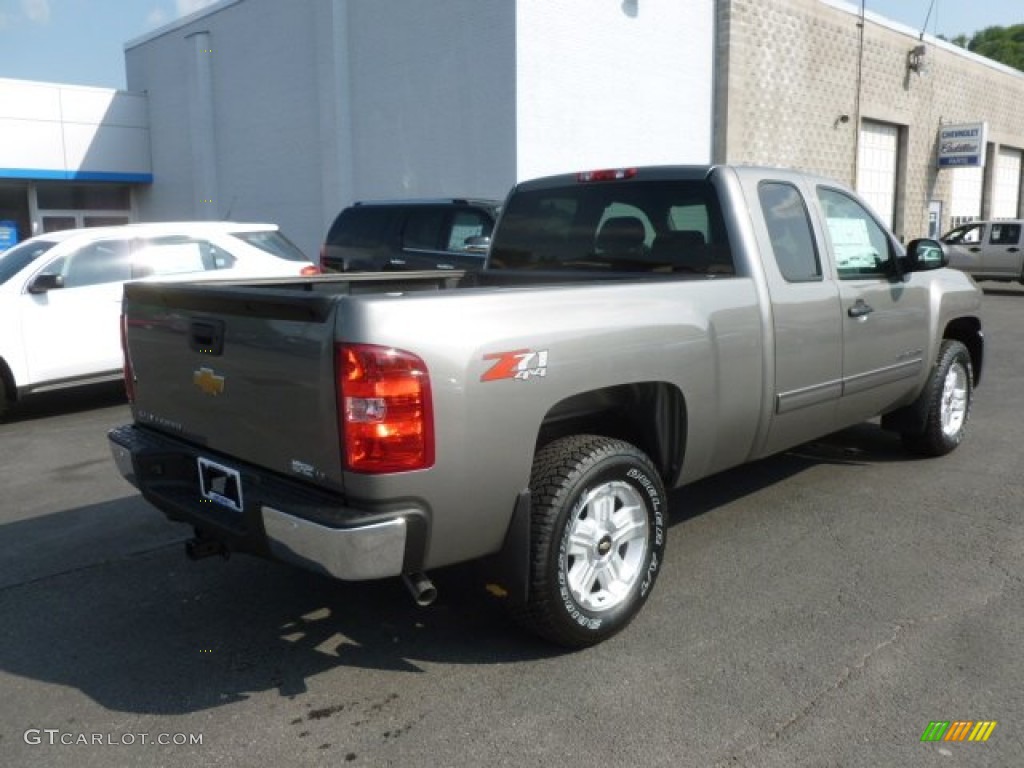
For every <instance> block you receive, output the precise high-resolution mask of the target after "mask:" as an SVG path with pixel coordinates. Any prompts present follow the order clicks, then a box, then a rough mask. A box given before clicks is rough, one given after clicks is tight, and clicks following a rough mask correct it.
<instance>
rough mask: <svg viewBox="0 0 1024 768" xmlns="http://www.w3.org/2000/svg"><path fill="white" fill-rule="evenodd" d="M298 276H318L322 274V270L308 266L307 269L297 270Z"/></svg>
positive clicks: (315, 266)
mask: <svg viewBox="0 0 1024 768" xmlns="http://www.w3.org/2000/svg"><path fill="white" fill-rule="evenodd" d="M299 274H300V275H302V276H303V277H306V276H308V275H320V274H323V270H322V269H320V267H318V266H317V265H316V264H310V265H309V266H308V267H303V268H302V269H300V270H299Z"/></svg>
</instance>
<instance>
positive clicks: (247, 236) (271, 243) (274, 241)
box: [231, 230, 309, 261]
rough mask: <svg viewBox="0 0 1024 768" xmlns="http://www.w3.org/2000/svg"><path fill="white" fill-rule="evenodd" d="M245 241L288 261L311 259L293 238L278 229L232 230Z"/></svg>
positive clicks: (234, 234) (235, 235)
mask: <svg viewBox="0 0 1024 768" xmlns="http://www.w3.org/2000/svg"><path fill="white" fill-rule="evenodd" d="M231 234H232V235H233V236H234V237H237V238H238V239H239V240H241V241H242V242H244V243H248V244H249V245H251V246H253V247H254V248H259V249H260V250H261V251H265V252H267V253H269V254H272V255H274V256H277V257H278V258H281V259H287V260H288V261H309V258H307V257H306V254H304V253H303V252H302V251H300V250H299V247H298V246H297V245H295V243H293V242H292V241H291V240H289V239H288V238H287V237H285V236H284V235H282V234H281V233H280V232H278V231H276V230H265V231H263V232H232V233H231Z"/></svg>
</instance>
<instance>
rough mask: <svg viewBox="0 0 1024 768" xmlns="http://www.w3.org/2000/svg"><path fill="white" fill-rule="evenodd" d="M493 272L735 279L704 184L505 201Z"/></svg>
mask: <svg viewBox="0 0 1024 768" xmlns="http://www.w3.org/2000/svg"><path fill="white" fill-rule="evenodd" d="M489 266H490V267H491V268H492V269H534V270H537V269H548V270H550V269H590V270H603V271H626V272H635V271H644V272H697V273H702V274H734V272H735V270H734V268H733V262H732V254H731V251H730V249H729V243H728V239H727V237H726V234H725V226H724V223H723V220H722V214H721V211H720V209H719V205H718V197H717V195H716V194H715V190H714V188H713V187H712V186H711V185H710V184H709V183H708V182H707V181H705V180H672V181H666V180H651V181H626V182H622V181H618V182H608V183H602V182H597V183H577V184H572V185H568V186H564V187H557V188H547V189H537V190H523V191H518V192H516V193H514V194H513V195H512V196H511V197H510V198H509V203H508V207H507V209H506V210H505V213H504V217H503V218H502V221H501V224H500V225H499V229H498V232H497V233H496V235H495V241H494V243H493V245H492V247H491V257H490V264H489Z"/></svg>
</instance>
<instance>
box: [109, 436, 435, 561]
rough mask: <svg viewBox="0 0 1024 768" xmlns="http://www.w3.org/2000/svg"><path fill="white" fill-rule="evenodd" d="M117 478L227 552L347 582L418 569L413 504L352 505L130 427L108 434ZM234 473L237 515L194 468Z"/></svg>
mask: <svg viewBox="0 0 1024 768" xmlns="http://www.w3.org/2000/svg"><path fill="white" fill-rule="evenodd" d="M107 437H108V440H109V442H110V449H111V452H112V454H113V457H114V462H115V464H116V465H117V468H118V471H119V472H120V473H121V475H122V476H123V477H124V478H125V479H126V480H127V481H128V482H129V483H131V484H132V485H134V486H135V487H136V488H138V489H139V490H140V491H141V492H142V496H143V497H144V498H145V499H146V500H147V501H148V502H149V503H151V504H152V505H153V506H155V507H156V508H157V509H159V510H160V511H162V512H163V513H164V514H165V515H166V516H167V517H168V518H169V519H170V520H174V521H179V522H185V523H190V524H192V525H193V526H194V527H195V528H196V529H197V530H198V531H200V532H201V533H202V534H203V535H204V536H208V537H211V538H215V539H218V540H220V541H222V542H224V543H225V544H226V545H227V546H228V547H229V548H230V549H232V550H237V551H241V552H248V553H251V554H254V555H258V556H261V557H266V558H269V559H273V560H282V561H285V562H289V563H293V564H295V565H299V566H301V567H303V568H306V569H308V570H312V571H316V572H319V573H323V574H326V575H328V576H333V577H334V578H337V579H343V580H346V581H360V580H365V579H379V578H386V577H390V576H398V575H400V574H402V573H412V572H415V571H419V570H420V569H421V568H422V563H423V556H424V552H425V548H426V547H425V543H426V531H427V516H426V514H425V512H424V510H423V509H421V508H419V507H416V506H414V505H409V504H403V505H399V506H393V505H379V506H378V505H375V508H372V509H371V508H370V505H367V506H366V507H365V508H363V507H358V508H357V507H355V506H350V505H349V504H348V503H347V502H346V500H345V499H344V498H342V497H341V496H338V495H334V494H330V493H327V492H324V491H320V490H317V489H311V488H310V487H308V486H306V485H304V484H301V483H297V482H294V481H292V480H289V479H287V478H283V477H280V476H278V475H275V474H273V473H269V472H266V471H265V470H261V469H259V468H257V467H252V466H250V465H246V464H243V463H240V462H235V461H232V460H231V459H230V458H225V457H220V456H218V455H217V454H215V453H212V452H208V451H204V450H202V449H199V448H196V447H195V446H193V445H191V444H189V443H185V442H183V441H178V440H175V439H173V438H170V437H167V436H165V435H162V434H159V433H156V432H152V431H149V430H146V429H144V428H139V427H136V426H133V425H127V426H123V427H118V428H116V429H114V430H111V432H110V433H109V434H108V436H107ZM200 457H204V458H207V459H215V460H217V461H218V462H221V463H223V464H226V465H228V466H231V467H232V468H234V469H236V470H237V471H238V472H239V475H240V478H241V483H242V486H243V488H244V490H245V492H244V495H243V498H244V504H243V508H242V510H241V512H238V511H236V510H233V509H230V508H227V507H224V506H221V505H218V504H217V503H215V502H211V500H210V499H207V498H203V497H202V495H201V493H200V490H199V476H198V469H197V461H198V459H199V458H200Z"/></svg>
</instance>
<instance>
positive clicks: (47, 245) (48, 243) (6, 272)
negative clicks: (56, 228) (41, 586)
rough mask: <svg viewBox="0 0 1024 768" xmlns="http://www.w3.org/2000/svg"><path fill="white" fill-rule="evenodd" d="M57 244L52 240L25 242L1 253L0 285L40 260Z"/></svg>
mask: <svg viewBox="0 0 1024 768" xmlns="http://www.w3.org/2000/svg"><path fill="white" fill-rule="evenodd" d="M56 244H57V243H55V242H53V241H52V240H35V241H32V242H24V243H21V244H20V245H16V246H14V247H13V248H9V249H7V250H6V251H4V252H3V253H0V285H3V284H4V283H6V282H7V281H8V280H10V279H11V278H12V277H14V276H15V275H16V274H18V273H19V272H21V270H23V269H24V268H25V267H27V266H28V265H29V264H31V263H32V262H33V261H35V260H36V259H38V258H39V257H40V256H42V255H43V254H44V253H46V252H47V251H48V250H50V249H51V248H53V246H55V245H56Z"/></svg>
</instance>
